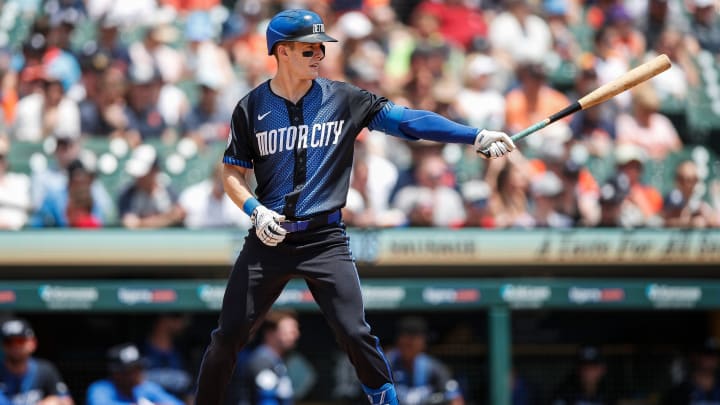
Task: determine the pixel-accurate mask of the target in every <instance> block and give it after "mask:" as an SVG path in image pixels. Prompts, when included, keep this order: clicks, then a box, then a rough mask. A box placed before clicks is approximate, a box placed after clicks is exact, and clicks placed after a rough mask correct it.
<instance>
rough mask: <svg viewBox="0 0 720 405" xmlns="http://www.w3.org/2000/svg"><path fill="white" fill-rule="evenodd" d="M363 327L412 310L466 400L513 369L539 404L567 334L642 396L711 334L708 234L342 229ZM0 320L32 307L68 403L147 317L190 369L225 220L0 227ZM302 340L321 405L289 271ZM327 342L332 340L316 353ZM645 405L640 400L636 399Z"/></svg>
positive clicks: (230, 242)
mask: <svg viewBox="0 0 720 405" xmlns="http://www.w3.org/2000/svg"><path fill="white" fill-rule="evenodd" d="M350 236H351V247H352V249H353V251H354V252H355V254H356V257H357V259H358V266H359V271H360V273H361V277H362V279H363V294H364V295H365V299H366V306H367V311H368V318H369V321H370V323H371V325H373V328H374V333H376V334H377V335H379V336H380V337H381V338H382V342H383V343H384V344H386V345H391V344H392V340H393V338H394V325H395V322H396V321H397V319H398V318H399V317H400V316H403V315H406V314H415V315H418V314H419V315H422V316H424V317H425V318H426V319H427V320H428V322H429V325H430V329H431V331H432V335H431V337H430V342H429V343H430V346H429V349H430V352H431V353H432V354H434V355H436V356H438V357H440V358H441V359H442V360H443V361H445V362H446V363H447V364H448V365H450V366H451V368H452V369H453V370H454V372H455V373H456V375H457V377H458V379H459V380H460V382H461V384H462V386H463V388H464V390H465V392H466V393H467V399H468V403H474V404H493V405H503V404H509V403H510V402H509V400H510V398H509V394H508V390H506V385H505V384H506V383H507V380H506V379H504V378H502V377H503V376H506V375H509V373H510V370H511V367H514V369H515V370H516V371H517V372H518V375H520V376H521V377H522V378H523V379H524V380H525V381H526V383H527V384H528V386H529V387H530V389H531V390H532V391H533V393H534V395H535V397H534V398H536V399H537V401H538V402H537V403H540V401H542V400H543V399H545V398H546V397H547V396H548V395H549V394H550V390H551V387H552V386H553V385H555V384H556V383H558V382H559V381H560V380H561V379H562V378H563V376H564V375H565V373H567V372H568V371H569V370H570V368H571V367H572V363H573V359H574V355H575V352H576V350H577V348H578V347H579V345H581V344H585V343H591V344H596V345H598V346H599V347H600V348H601V349H602V350H603V352H604V354H605V356H606V359H607V363H608V370H609V371H610V373H611V374H610V376H611V381H610V383H611V384H613V387H614V389H616V390H617V392H618V394H620V395H622V396H624V397H626V398H628V399H635V400H639V401H653V400H654V399H657V395H658V393H659V392H661V391H663V390H664V389H665V388H666V387H667V386H669V384H671V382H672V378H673V374H672V373H671V372H673V371H677V369H678V367H681V366H682V360H683V359H684V358H685V355H686V354H687V351H688V350H689V349H690V348H691V347H693V346H694V345H696V344H697V343H698V342H700V341H702V340H703V339H704V338H705V337H707V336H718V335H720V322H718V319H720V318H718V316H717V308H719V307H720V282H719V281H718V279H717V276H715V273H716V271H717V267H718V264H720V249H719V248H718V246H720V232H717V231H672V230H643V231H622V230H572V231H567V232H552V231H534V232H517V231H491V232H488V231H479V230H459V231H458V230H452V231H450V230H439V229H432V230H430V229H428V230H423V229H417V230H416V229H413V230H387V231H371V230H362V231H361V230H351V231H350ZM0 239H2V240H0V266H2V267H1V268H0V274H2V278H1V279H0V316H7V315H11V314H13V315H20V316H23V317H26V318H27V319H29V320H30V321H31V322H32V323H33V326H34V327H35V329H36V332H37V334H38V336H39V337H40V339H41V344H40V349H39V352H38V355H39V356H41V357H46V358H49V359H51V360H53V361H54V362H55V363H56V364H57V365H58V367H59V368H60V370H61V371H62V373H63V374H64V376H65V378H66V380H67V381H68V383H69V385H70V388H71V389H72V391H73V394H74V396H75V399H76V401H77V403H78V404H83V403H84V398H83V395H84V388H86V387H87V384H89V382H90V381H91V380H93V379H95V378H99V377H102V376H103V374H104V370H105V369H104V363H103V360H102V359H103V353H104V349H105V348H107V347H108V346H110V345H111V344H113V343H119V342H120V341H126V340H132V341H136V342H138V341H141V340H142V339H143V336H144V335H145V334H146V333H147V331H148V327H149V324H150V323H151V322H152V319H153V317H154V316H155V315H156V314H159V313H171V312H172V313H177V312H180V313H186V314H189V315H190V316H191V317H192V323H191V327H190V328H189V329H188V331H187V333H186V334H185V335H183V339H182V342H180V344H181V345H182V346H183V347H184V348H185V350H186V354H187V358H188V360H189V364H190V365H191V367H196V366H197V362H198V361H199V358H200V356H201V354H202V350H203V349H204V346H205V344H206V343H207V338H208V333H209V331H210V330H211V329H212V327H213V324H214V322H215V319H216V316H217V308H218V307H219V303H220V300H221V298H222V292H223V288H224V277H225V275H226V274H227V271H228V270H229V266H230V263H231V261H232V259H233V258H234V255H235V252H237V250H238V249H239V248H240V246H241V244H242V236H241V235H239V234H236V233H233V232H228V231H197V232H195V231H185V230H165V231H147V232H132V231H124V230H102V231H93V232H82V231H50V230H48V231H41V232H36V231H25V232H21V233H12V234H10V233H8V234H0ZM278 305H279V306H285V307H291V308H294V309H296V310H297V311H299V313H300V320H301V328H302V331H303V335H302V337H301V340H300V342H299V345H298V348H299V350H300V351H301V352H302V353H303V354H304V355H305V356H306V358H307V359H308V360H309V361H310V363H311V364H312V365H313V367H314V370H315V372H316V375H317V380H316V384H315V386H314V388H313V390H312V391H311V392H310V393H309V394H308V396H307V397H306V400H305V401H303V402H302V403H306V404H311V403H312V404H316V403H317V404H321V403H323V404H330V403H338V402H336V401H333V398H332V396H331V392H332V388H333V385H334V381H335V380H334V376H333V370H334V369H333V367H334V366H335V359H336V357H334V356H335V355H336V354H337V353H336V352H335V351H333V350H332V348H335V347H336V345H335V343H334V341H333V338H332V336H331V333H330V331H329V329H328V328H327V326H326V325H325V324H324V320H323V318H322V317H321V315H320V314H319V313H318V311H317V310H316V308H315V304H314V302H313V301H312V297H311V296H310V295H309V292H308V291H307V288H306V287H305V286H304V284H303V283H301V282H292V283H291V284H290V285H288V287H287V288H286V290H285V291H284V293H283V295H282V296H281V297H280V299H279V301H278ZM329 348H331V349H329ZM641 403H652V402H641Z"/></svg>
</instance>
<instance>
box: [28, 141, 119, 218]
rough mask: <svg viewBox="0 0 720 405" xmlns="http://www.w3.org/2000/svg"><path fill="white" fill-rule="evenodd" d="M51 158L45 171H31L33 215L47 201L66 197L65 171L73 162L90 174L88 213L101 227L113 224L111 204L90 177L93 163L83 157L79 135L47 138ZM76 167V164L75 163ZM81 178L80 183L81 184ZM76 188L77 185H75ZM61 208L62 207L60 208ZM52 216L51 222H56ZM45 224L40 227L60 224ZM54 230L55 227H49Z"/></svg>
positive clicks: (104, 190) (102, 188) (103, 189)
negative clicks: (91, 213)
mask: <svg viewBox="0 0 720 405" xmlns="http://www.w3.org/2000/svg"><path fill="white" fill-rule="evenodd" d="M51 140H52V142H51V145H53V147H52V155H51V156H50V161H49V162H48V164H47V167H45V168H44V169H41V170H34V171H33V172H32V176H31V185H30V195H31V200H32V206H33V210H34V211H37V210H40V208H41V207H42V205H43V202H46V201H47V200H48V199H55V200H57V199H60V200H64V198H63V197H62V196H63V195H67V190H68V184H69V169H70V166H71V164H72V163H73V162H76V161H79V162H80V163H81V164H82V165H83V168H84V170H86V174H87V173H88V170H89V173H92V174H93V176H91V178H90V179H89V180H90V182H91V183H90V197H91V199H92V206H93V209H92V212H93V214H94V215H95V216H96V217H97V219H98V220H99V221H100V222H101V223H102V224H110V223H114V222H115V204H114V202H113V200H112V197H111V196H110V194H109V193H108V191H107V189H106V188H105V186H104V184H103V183H102V182H101V181H100V180H99V179H97V178H95V177H94V171H95V168H94V165H95V160H94V159H92V158H91V157H89V155H87V154H85V153H83V148H82V141H81V138H80V135H79V134H78V133H76V134H65V133H55V134H53V135H52V138H51ZM76 165H77V163H76ZM84 180H85V178H84V179H83V181H84ZM75 186H80V184H75V185H73V187H75ZM63 205H64V204H63ZM61 216H64V214H62V215H60V216H55V218H60V217H61ZM60 222H62V221H59V222H53V221H51V222H45V220H44V219H43V220H42V221H40V223H60ZM53 226H57V225H53Z"/></svg>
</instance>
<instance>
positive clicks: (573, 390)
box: [550, 345, 617, 405]
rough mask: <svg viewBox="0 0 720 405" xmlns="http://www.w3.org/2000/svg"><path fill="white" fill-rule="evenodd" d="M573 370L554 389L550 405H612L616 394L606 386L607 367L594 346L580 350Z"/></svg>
mask: <svg viewBox="0 0 720 405" xmlns="http://www.w3.org/2000/svg"><path fill="white" fill-rule="evenodd" d="M574 367H575V368H574V369H573V371H572V372H571V373H570V374H569V375H568V376H567V378H566V379H565V381H564V382H562V383H561V384H560V386H559V387H557V388H556V389H555V392H554V393H553V396H552V400H551V401H550V404H552V405H586V404H593V405H613V404H617V398H616V393H615V392H613V390H612V389H611V387H610V386H609V384H608V378H607V365H606V364H605V359H604V358H603V356H602V355H601V353H600V350H599V349H598V348H597V347H595V346H589V345H588V346H583V347H581V348H580V350H579V352H578V354H577V358H576V360H575V366H574Z"/></svg>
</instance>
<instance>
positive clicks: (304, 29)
mask: <svg viewBox="0 0 720 405" xmlns="http://www.w3.org/2000/svg"><path fill="white" fill-rule="evenodd" d="M266 37H267V48H268V55H272V53H273V48H274V47H275V44H277V43H278V42H281V41H294V42H337V39H335V38H333V37H331V36H329V35H327V34H326V33H325V24H323V21H322V18H320V16H319V15H317V14H316V13H313V12H312V11H308V10H285V11H281V12H279V13H277V14H275V16H274V17H273V18H272V20H270V24H268V27H267V32H266Z"/></svg>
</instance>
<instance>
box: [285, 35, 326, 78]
mask: <svg viewBox="0 0 720 405" xmlns="http://www.w3.org/2000/svg"><path fill="white" fill-rule="evenodd" d="M294 45H295V46H294V47H292V48H289V56H290V58H289V62H290V67H291V69H292V70H293V73H294V75H295V77H296V78H297V79H301V80H312V79H315V78H317V77H318V75H319V71H320V61H321V60H322V59H323V58H324V57H325V53H324V52H323V50H322V44H319V43H306V42H296V43H295V44H294Z"/></svg>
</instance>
